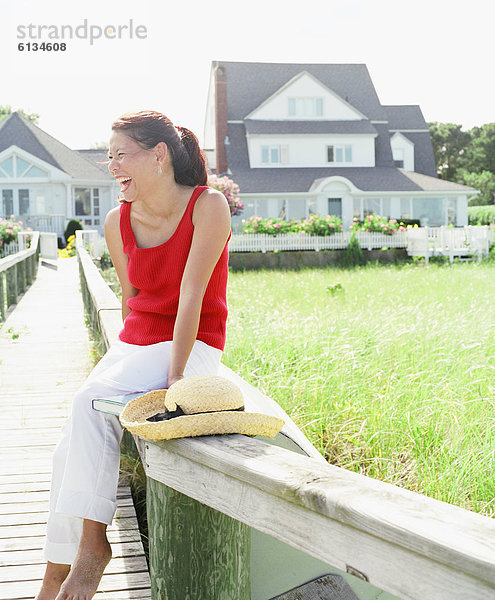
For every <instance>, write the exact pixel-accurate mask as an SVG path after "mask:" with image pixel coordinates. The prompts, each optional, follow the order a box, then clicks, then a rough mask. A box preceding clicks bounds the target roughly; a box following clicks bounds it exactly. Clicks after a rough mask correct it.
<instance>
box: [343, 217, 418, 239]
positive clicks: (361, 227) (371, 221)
mask: <svg viewBox="0 0 495 600" xmlns="http://www.w3.org/2000/svg"><path fill="white" fill-rule="evenodd" d="M405 230H406V227H405V224H404V222H403V221H401V222H400V223H399V222H398V221H397V219H389V218H388V217H381V216H380V215H377V214H376V213H373V214H371V215H367V216H366V217H365V218H364V220H363V221H358V220H357V217H354V222H353V224H352V225H351V231H368V232H369V231H374V232H377V233H384V234H385V235H393V234H394V233H395V232H396V231H405Z"/></svg>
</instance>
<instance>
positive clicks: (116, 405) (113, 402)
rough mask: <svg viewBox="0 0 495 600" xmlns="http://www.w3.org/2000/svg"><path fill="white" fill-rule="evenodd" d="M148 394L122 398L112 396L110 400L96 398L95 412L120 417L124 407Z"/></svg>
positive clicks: (123, 396)
mask: <svg viewBox="0 0 495 600" xmlns="http://www.w3.org/2000/svg"><path fill="white" fill-rule="evenodd" d="M145 393H146V392H136V393H133V394H123V395H122V396H111V397H110V398H94V399H93V410H97V411H98V412H102V413H106V414H107V415H117V416H118V415H120V413H121V412H122V411H123V410H124V406H125V405H126V404H127V403H128V402H130V401H131V400H133V399H134V398H138V397H139V396H142V395H143V394H145Z"/></svg>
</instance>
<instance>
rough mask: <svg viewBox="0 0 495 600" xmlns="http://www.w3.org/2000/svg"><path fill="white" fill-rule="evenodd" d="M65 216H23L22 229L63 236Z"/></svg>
mask: <svg viewBox="0 0 495 600" xmlns="http://www.w3.org/2000/svg"><path fill="white" fill-rule="evenodd" d="M66 221H67V219H66V217H65V215H24V216H23V217H22V223H23V226H24V227H31V229H33V230H35V231H47V232H50V233H56V234H58V235H59V236H63V234H64V231H65V224H66Z"/></svg>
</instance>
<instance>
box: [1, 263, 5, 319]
mask: <svg viewBox="0 0 495 600" xmlns="http://www.w3.org/2000/svg"><path fill="white" fill-rule="evenodd" d="M4 279H5V275H4V274H3V273H0V317H1V319H2V321H4V320H5V288H4V285H3V280H4Z"/></svg>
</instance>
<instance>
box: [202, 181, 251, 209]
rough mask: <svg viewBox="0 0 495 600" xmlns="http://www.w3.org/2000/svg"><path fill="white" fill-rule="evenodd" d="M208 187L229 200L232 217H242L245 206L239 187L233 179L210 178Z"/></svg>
mask: <svg viewBox="0 0 495 600" xmlns="http://www.w3.org/2000/svg"><path fill="white" fill-rule="evenodd" d="M208 185H209V186H210V187H212V188H214V189H216V190H218V191H219V192H222V194H223V195H224V196H225V197H226V198H227V202H228V203H229V207H230V216H231V217H233V216H234V215H240V214H241V213H242V211H243V210H244V204H243V203H242V202H241V199H240V198H239V196H238V194H239V186H238V185H237V183H234V182H233V181H232V179H230V178H229V177H227V176H226V175H225V176H224V177H218V176H217V175H209V176H208Z"/></svg>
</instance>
